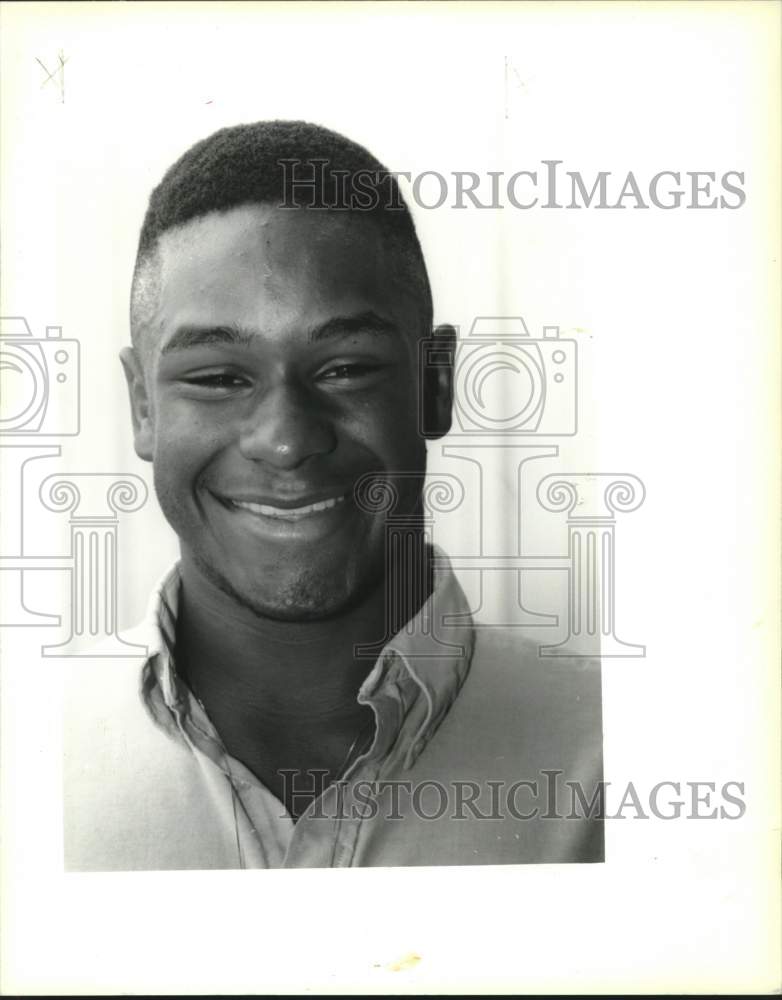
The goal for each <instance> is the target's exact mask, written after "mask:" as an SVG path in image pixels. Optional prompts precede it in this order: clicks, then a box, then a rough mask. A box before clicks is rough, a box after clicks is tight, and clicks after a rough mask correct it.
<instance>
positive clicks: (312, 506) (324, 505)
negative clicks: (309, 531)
mask: <svg viewBox="0 0 782 1000" xmlns="http://www.w3.org/2000/svg"><path fill="white" fill-rule="evenodd" d="M344 499H345V498H344V496H342V497H332V498H331V499H329V500H319V501H318V502H317V503H309V504H306V505H305V506H304V507H271V506H269V504H265V503H249V502H247V501H243V500H232V501H231V503H232V505H233V506H234V507H240V508H241V509H242V510H249V511H251V512H252V513H253V514H263V515H264V516H265V517H280V518H283V519H288V520H293V519H295V518H299V517H306V516H307V514H314V513H316V511H319V510H329V509H330V508H332V507H336V506H337V504H338V503H342V501H343V500H344Z"/></svg>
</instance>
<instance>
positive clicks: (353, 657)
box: [175, 542, 432, 811]
mask: <svg viewBox="0 0 782 1000" xmlns="http://www.w3.org/2000/svg"><path fill="white" fill-rule="evenodd" d="M413 563H414V565H410V564H408V565H404V566H397V567H395V568H394V571H393V579H392V580H391V581H389V582H387V581H385V580H383V579H381V580H380V582H379V583H378V585H377V586H376V587H375V588H373V589H372V590H371V592H370V593H368V594H367V595H366V596H365V597H364V598H363V599H362V600H361V601H360V602H359V603H356V604H354V605H353V606H351V607H350V608H347V609H346V610H345V611H344V612H343V613H341V614H339V615H335V616H333V617H330V618H327V619H322V620H316V621H278V620H273V619H270V618H264V617H262V616H259V615H257V614H255V613H254V612H252V611H251V610H250V609H248V608H246V607H244V606H242V605H241V604H239V603H238V602H237V601H236V600H235V599H234V598H233V597H232V596H230V595H229V594H227V593H225V592H224V591H223V590H221V589H220V588H219V587H218V586H216V584H215V583H214V582H212V581H211V580H210V579H209V578H208V577H206V576H205V575H204V573H203V572H202V571H201V570H200V569H199V567H198V566H197V565H196V564H195V563H194V562H193V561H192V560H191V559H190V558H188V557H187V556H186V555H185V554H184V553H183V557H182V562H181V577H182V587H181V591H180V604H179V613H178V615H177V636H176V650H175V658H176V669H177V671H178V673H179V674H180V675H181V676H182V677H183V678H184V679H185V680H186V681H187V683H188V684H189V686H190V688H191V690H192V691H193V693H194V694H195V696H196V697H197V698H198V699H199V700H200V701H201V702H202V704H203V705H204V707H205V709H206V711H207V713H208V715H209V717H210V718H211V720H212V722H213V724H214V725H215V726H216V728H217V731H218V733H219V734H220V736H221V738H222V740H223V743H224V744H225V746H226V749H227V750H228V751H229V752H230V753H231V754H232V755H234V756H235V757H237V758H238V759H239V760H241V761H242V762H243V763H244V764H245V765H246V766H248V767H249V768H250V770H252V771H253V772H254V773H255V774H256V775H257V776H258V777H259V778H260V779H261V780H262V781H264V783H266V784H267V786H268V787H270V788H271V789H272V790H273V791H276V792H277V794H278V795H279V796H280V797H285V796H283V795H282V793H281V792H280V788H279V785H277V786H275V781H276V775H277V774H278V772H279V771H280V770H281V769H283V768H284V769H293V770H298V771H302V772H303V771H305V770H306V769H308V768H312V769H323V770H326V771H328V772H329V775H330V779H329V780H333V778H334V777H336V776H337V772H338V771H339V764H340V762H341V761H342V760H343V759H344V758H345V755H346V754H348V755H349V750H348V748H350V747H351V746H352V745H353V744H354V743H355V741H356V739H357V738H358V737H359V736H360V735H363V734H366V733H367V731H368V730H369V733H370V735H371V727H372V724H373V722H374V716H373V713H372V710H371V709H369V708H368V707H367V706H362V705H359V704H358V702H357V700H356V696H357V694H358V691H359V688H360V687H361V684H362V683H363V681H364V680H365V678H366V676H367V674H368V673H369V671H370V670H371V669H372V667H373V666H374V663H375V658H376V657H375V656H369V657H363V656H362V657H360V656H357V654H356V647H357V646H358V645H366V646H369V647H374V648H375V650H376V652H377V653H379V652H380V649H381V648H382V646H383V645H384V643H385V641H386V639H387V638H388V636H387V634H386V633H387V630H388V632H389V633H390V634H393V633H394V632H396V631H398V630H399V629H400V628H401V627H402V626H403V625H404V624H405V622H406V621H408V620H409V619H410V618H411V617H412V616H413V615H415V614H416V613H417V612H418V610H419V609H420V606H421V605H422V603H423V602H424V601H425V600H426V599H427V598H428V597H429V594H430V593H431V585H432V574H431V559H430V553H429V550H428V548H427V547H426V546H425V545H424V544H423V542H422V543H421V547H420V550H419V556H418V557H417V558H415V559H414V560H413ZM400 584H401V585H400ZM387 588H389V589H388V591H387ZM390 588H393V591H391V589H390ZM387 592H389V593H390V592H393V593H394V594H395V595H400V594H403V595H408V599H407V601H404V600H403V601H401V602H400V601H395V602H391V605H389V602H388V600H387ZM389 606H393V607H397V608H399V611H398V612H397V620H396V621H394V622H388V621H387V615H388V611H387V608H388V607H389ZM286 804H287V805H288V806H289V808H291V805H290V803H289V802H286ZM291 811H293V810H292V808H291Z"/></svg>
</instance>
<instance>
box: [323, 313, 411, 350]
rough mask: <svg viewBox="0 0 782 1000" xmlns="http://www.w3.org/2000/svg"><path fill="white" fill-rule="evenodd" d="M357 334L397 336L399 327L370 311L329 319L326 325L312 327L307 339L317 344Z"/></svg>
mask: <svg viewBox="0 0 782 1000" xmlns="http://www.w3.org/2000/svg"><path fill="white" fill-rule="evenodd" d="M355 333H370V334H380V335H381V336H386V337H388V336H396V335H398V334H399V327H397V325H396V323H392V322H391V320H390V319H384V318H383V317H382V316H379V315H378V314H377V313H375V312H372V310H371V309H370V310H367V311H366V312H361V313H354V314H353V315H352V316H334V317H332V318H331V319H327V320H326V322H325V323H320V324H319V325H318V326H314V327H312V328H311V329H310V330H309V331H308V333H307V339H308V340H309V341H310V342H315V341H318V340H328V339H329V338H335V337H349V336H350V335H351V334H355Z"/></svg>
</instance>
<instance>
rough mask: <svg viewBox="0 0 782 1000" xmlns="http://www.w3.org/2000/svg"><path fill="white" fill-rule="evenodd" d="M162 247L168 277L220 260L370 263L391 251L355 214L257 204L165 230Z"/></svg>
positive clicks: (376, 231) (374, 229) (375, 228)
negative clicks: (293, 255) (335, 260)
mask: <svg viewBox="0 0 782 1000" xmlns="http://www.w3.org/2000/svg"><path fill="white" fill-rule="evenodd" d="M158 248H159V252H160V256H161V262H162V264H163V278H164V280H165V279H166V278H167V277H170V276H171V275H172V274H174V273H176V272H177V271H181V270H187V269H192V268H195V267H198V266H200V265H208V264H213V265H214V264H216V263H225V264H228V265H229V266H230V265H235V266H236V267H240V268H241V267H243V266H252V265H253V264H255V263H257V261H258V260H263V261H265V262H266V263H267V264H278V265H280V266H283V265H286V264H288V265H294V264H296V265H303V264H308V265H310V266H312V265H313V264H316V263H317V262H319V261H320V262H323V263H327V262H328V261H330V260H334V257H335V255H336V259H337V260H338V261H339V260H344V261H345V262H347V261H350V262H351V263H356V262H358V261H364V262H365V263H366V264H367V265H371V264H373V263H376V262H379V261H380V260H385V259H386V258H388V257H390V256H391V254H392V249H391V247H390V246H388V241H387V240H384V239H383V234H382V233H381V231H380V229H379V227H378V226H376V225H374V224H372V223H370V222H369V220H368V219H366V218H364V217H361V216H358V217H357V216H356V215H355V213H346V212H329V211H323V210H315V209H309V210H308V209H305V208H292V209H284V208H278V207H276V206H273V205H255V204H252V205H241V206H238V207H236V208H232V209H229V210H228V211H224V212H210V213H209V214H207V215H203V216H199V217H197V218H195V219H191V220H190V221H189V222H186V223H184V224H183V225H180V226H177V227H175V228H174V229H170V230H168V231H166V232H165V233H163V234H162V235H161V237H160V240H159V244H158ZM294 253H295V255H296V256H295V259H294V258H293V257H292V254H294Z"/></svg>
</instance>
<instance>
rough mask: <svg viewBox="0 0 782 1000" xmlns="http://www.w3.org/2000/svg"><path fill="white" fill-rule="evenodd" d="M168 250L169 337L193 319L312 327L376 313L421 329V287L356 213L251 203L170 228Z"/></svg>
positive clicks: (164, 307) (163, 254)
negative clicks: (413, 284)
mask: <svg viewBox="0 0 782 1000" xmlns="http://www.w3.org/2000/svg"><path fill="white" fill-rule="evenodd" d="M159 253H160V258H159V259H160V279H161V280H160V294H159V299H158V321H159V329H161V331H163V332H164V337H163V339H164V340H166V339H167V335H171V333H172V332H173V330H174V329H176V328H179V327H180V326H182V325H183V324H184V325H194V326H198V325H202V326H203V325H205V324H206V325H210V324H212V325H227V324H234V325H236V326H239V327H244V328H253V327H256V328H258V327H259V326H261V327H262V326H263V325H264V324H266V323H268V324H269V325H270V326H272V327H274V326H276V325H277V323H278V322H283V323H285V322H288V321H290V322H291V323H293V324H294V325H295V326H296V327H297V328H301V329H302V330H303V329H306V328H311V327H314V326H316V325H319V324H322V323H323V322H324V321H327V320H328V319H329V318H331V317H332V316H352V315H357V314H361V313H367V314H368V313H370V312H372V313H375V314H377V315H379V316H381V317H385V318H387V319H388V321H389V323H390V324H391V323H393V324H394V325H395V326H396V327H398V328H399V329H409V328H411V327H413V326H416V327H417V317H418V309H419V305H418V301H417V298H416V295H415V290H414V289H413V288H412V287H410V285H409V282H406V281H405V277H404V273H403V269H401V268H400V267H399V266H398V261H392V260H390V259H389V257H390V254H389V251H388V249H387V247H386V246H385V245H384V240H383V236H382V233H380V232H379V231H378V228H377V227H376V226H375V225H372V224H367V222H366V221H363V220H361V219H358V220H356V219H355V218H353V219H351V218H348V217H347V215H346V213H341V214H336V213H326V212H321V211H313V210H309V211H308V210H306V209H294V210H286V209H279V208H276V207H274V206H264V205H247V206H242V207H240V208H237V209H231V210H230V211H228V212H222V213H212V214H211V215H208V216H203V217H201V218H198V219H194V220H192V221H191V222H188V223H187V224H185V225H183V226H181V227H178V228H177V229H176V230H171V231H169V232H167V233H165V234H164V236H163V237H162V238H161V241H160V244H159ZM160 346H162V345H160Z"/></svg>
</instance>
